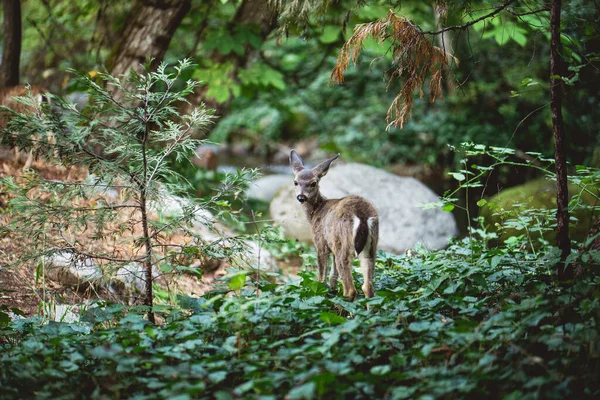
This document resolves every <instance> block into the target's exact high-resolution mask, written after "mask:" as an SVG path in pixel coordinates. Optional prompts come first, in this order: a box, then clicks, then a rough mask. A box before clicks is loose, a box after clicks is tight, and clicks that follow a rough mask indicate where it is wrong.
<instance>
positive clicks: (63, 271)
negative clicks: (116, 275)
mask: <svg viewBox="0 0 600 400" xmlns="http://www.w3.org/2000/svg"><path fill="white" fill-rule="evenodd" d="M46 263H47V267H46V278H48V279H50V280H53V281H55V282H57V283H60V284H62V285H65V286H73V285H79V284H82V283H94V282H96V281H99V280H100V279H101V278H102V270H101V269H100V267H99V266H98V265H97V264H96V263H95V262H94V261H93V260H91V259H89V258H85V257H82V256H78V255H76V254H74V253H72V252H70V251H66V250H65V251H60V252H57V253H54V254H52V255H50V256H48V257H46Z"/></svg>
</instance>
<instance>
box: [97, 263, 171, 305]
mask: <svg viewBox="0 0 600 400" xmlns="http://www.w3.org/2000/svg"><path fill="white" fill-rule="evenodd" d="M159 276H160V275H159V273H158V271H157V270H156V269H153V270H152V278H153V279H158V278H159ZM107 288H108V290H109V291H110V292H111V293H113V294H114V295H117V296H118V297H119V298H121V299H122V300H125V301H127V302H128V303H129V304H130V305H132V304H135V303H136V301H135V300H136V299H137V298H140V297H141V296H142V295H143V293H144V292H145V291H146V271H145V270H144V266H143V265H142V264H140V263H131V264H126V265H123V266H122V267H120V268H119V269H117V271H116V272H115V273H114V275H112V276H111V278H110V280H109V281H108V284H107Z"/></svg>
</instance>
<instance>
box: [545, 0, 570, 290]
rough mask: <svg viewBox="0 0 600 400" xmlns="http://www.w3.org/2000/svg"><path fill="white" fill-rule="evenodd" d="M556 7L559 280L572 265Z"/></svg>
mask: <svg viewBox="0 0 600 400" xmlns="http://www.w3.org/2000/svg"><path fill="white" fill-rule="evenodd" d="M560 9H561V0H552V6H551V10H550V76H551V78H550V96H551V100H550V109H551V110H552V126H553V129H554V160H555V163H556V206H557V211H556V221H557V227H556V245H557V246H558V248H559V249H560V250H561V262H560V263H559V265H558V266H557V272H558V279H559V280H561V281H565V280H569V279H572V278H573V266H572V265H567V266H565V265H564V262H565V260H566V258H567V257H568V256H569V254H571V240H570V238H569V208H568V205H569V189H568V186H567V182H568V181H567V156H566V154H567V150H566V143H565V132H564V127H563V118H562V109H561V107H562V92H561V80H560V78H558V76H562V68H561V63H562V60H561V58H560V54H559V49H560Z"/></svg>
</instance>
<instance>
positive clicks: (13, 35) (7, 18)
mask: <svg viewBox="0 0 600 400" xmlns="http://www.w3.org/2000/svg"><path fill="white" fill-rule="evenodd" d="M2 5H3V6H4V46H3V47H2V64H1V65H0V88H3V87H11V86H17V85H18V84H19V62H20V58H21V0H3V2H2Z"/></svg>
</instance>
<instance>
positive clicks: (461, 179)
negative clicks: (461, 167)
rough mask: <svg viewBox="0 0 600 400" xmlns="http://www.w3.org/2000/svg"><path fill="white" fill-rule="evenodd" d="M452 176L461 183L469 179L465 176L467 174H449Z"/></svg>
mask: <svg viewBox="0 0 600 400" xmlns="http://www.w3.org/2000/svg"><path fill="white" fill-rule="evenodd" d="M448 174H449V175H450V176H452V177H453V178H454V179H456V180H457V181H459V182H462V181H464V180H465V179H467V177H466V176H465V174H463V173H461V172H449V173H448Z"/></svg>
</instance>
